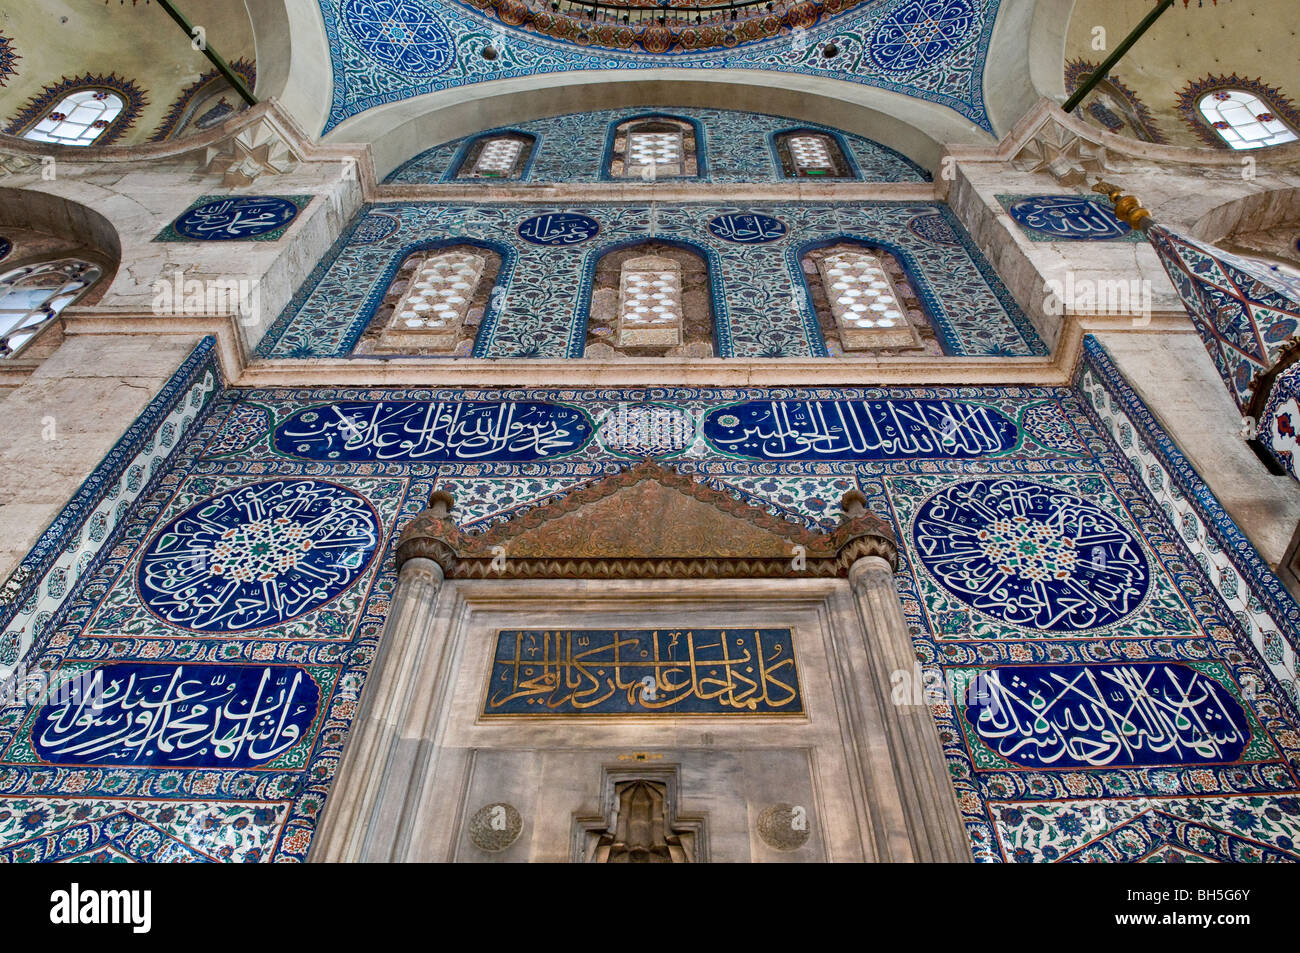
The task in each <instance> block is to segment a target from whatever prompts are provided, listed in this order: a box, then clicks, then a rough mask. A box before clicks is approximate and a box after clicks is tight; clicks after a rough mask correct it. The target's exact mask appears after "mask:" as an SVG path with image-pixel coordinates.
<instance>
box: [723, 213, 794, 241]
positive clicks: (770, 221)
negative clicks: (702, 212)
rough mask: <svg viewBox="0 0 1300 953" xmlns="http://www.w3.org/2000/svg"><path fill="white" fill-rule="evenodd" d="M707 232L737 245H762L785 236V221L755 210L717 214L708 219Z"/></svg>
mask: <svg viewBox="0 0 1300 953" xmlns="http://www.w3.org/2000/svg"><path fill="white" fill-rule="evenodd" d="M709 233H710V234H711V235H714V236H715V237H717V238H721V239H722V240H723V241H728V242H735V243H736V244H737V245H763V244H766V243H767V242H775V241H779V240H780V239H782V238H785V233H786V227H785V222H783V221H781V220H780V219H779V218H773V217H772V216H770V215H760V214H758V213H757V212H741V213H736V214H730V215H719V216H717V217H716V218H711V219H709Z"/></svg>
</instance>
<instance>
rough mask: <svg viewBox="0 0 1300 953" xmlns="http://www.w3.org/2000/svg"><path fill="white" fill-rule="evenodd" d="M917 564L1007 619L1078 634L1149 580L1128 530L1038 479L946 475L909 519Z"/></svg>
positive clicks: (1120, 608) (1132, 598) (1107, 618)
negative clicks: (952, 478)
mask: <svg viewBox="0 0 1300 953" xmlns="http://www.w3.org/2000/svg"><path fill="white" fill-rule="evenodd" d="M912 538H913V542H914V543H915V546H916V554H917V557H918V558H919V560H920V562H921V564H922V565H923V566H924V567H925V568H926V570H927V571H928V572H929V573H930V575H931V576H933V577H934V579H935V581H937V582H938V583H939V585H940V586H942V587H943V589H944V590H946V591H947V592H948V593H949V594H951V595H952V596H954V597H955V598H957V599H958V600H960V601H961V602H963V603H965V604H966V605H968V606H970V607H971V608H972V609H976V610H978V611H980V612H983V613H986V614H987V615H990V616H993V617H994V618H997V619H1001V620H1002V621H1004V622H1007V623H1010V624H1011V625H1014V626H1019V627H1022V628H1027V629H1035V630H1041V631H1049V632H1080V631H1086V630H1089V629H1096V628H1100V627H1103V626H1107V625H1112V624H1114V623H1116V622H1119V621H1121V620H1122V619H1124V618H1125V617H1127V616H1128V615H1130V614H1132V613H1133V612H1134V611H1136V610H1137V608H1138V607H1139V606H1140V605H1141V604H1142V601H1143V599H1144V598H1145V597H1146V594H1147V591H1148V589H1149V588H1150V586H1151V569H1150V566H1149V564H1148V563H1147V558H1146V554H1145V553H1143V551H1142V547H1141V545H1140V544H1139V543H1138V541H1137V540H1136V539H1135V538H1134V537H1133V534H1132V533H1130V532H1129V531H1128V529H1127V528H1125V527H1124V525H1123V524H1121V523H1120V521H1119V520H1118V519H1116V518H1115V516H1114V515H1112V512H1111V510H1109V509H1108V508H1106V507H1105V506H1104V505H1102V504H1100V503H1098V502H1095V501H1093V500H1089V499H1084V498H1083V497H1081V496H1076V495H1074V494H1072V493H1067V492H1065V491H1064V490H1060V489H1057V488H1056V487H1052V486H1047V485H1045V484H1042V483H1034V482H1030V481H1027V480H1014V479H1005V478H1000V477H998V478H990V479H984V480H972V481H969V482H965V483H956V484H953V485H951V486H948V487H945V488H943V489H942V490H939V491H938V492H937V493H934V494H933V495H931V496H930V497H929V498H927V499H926V500H925V502H924V503H922V504H921V507H920V509H919V510H917V513H916V518H915V519H914V520H913V522H912Z"/></svg>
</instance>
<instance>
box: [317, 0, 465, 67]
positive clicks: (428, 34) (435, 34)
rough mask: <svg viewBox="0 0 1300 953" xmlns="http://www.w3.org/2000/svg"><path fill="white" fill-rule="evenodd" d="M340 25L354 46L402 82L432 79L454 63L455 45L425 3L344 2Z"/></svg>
mask: <svg viewBox="0 0 1300 953" xmlns="http://www.w3.org/2000/svg"><path fill="white" fill-rule="evenodd" d="M341 19H342V21H343V23H344V24H345V25H346V27H347V31H348V32H349V33H350V34H352V38H353V39H354V40H356V43H357V46H359V47H360V48H361V50H362V51H363V52H364V53H365V54H366V55H367V56H369V57H370V58H371V59H373V60H374V61H375V62H377V63H378V64H379V65H381V66H384V67H386V68H388V69H390V70H392V71H393V72H395V73H399V74H401V75H402V76H403V78H408V77H421V76H433V75H435V74H437V73H441V72H442V71H443V70H445V69H446V68H447V67H448V66H450V65H451V64H452V62H453V61H454V60H455V59H456V42H455V40H453V39H452V36H451V33H450V31H449V30H448V29H447V26H446V24H445V23H443V22H442V19H441V18H440V17H439V16H438V15H437V14H436V13H434V12H433V7H432V4H430V3H427V2H425V0H346V2H345V3H344V4H343V16H342V18H341Z"/></svg>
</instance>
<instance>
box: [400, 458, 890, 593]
mask: <svg viewBox="0 0 1300 953" xmlns="http://www.w3.org/2000/svg"><path fill="white" fill-rule="evenodd" d="M418 522H419V521H418V520H417V524H418ZM417 524H413V529H414V528H415V526H416V525H417ZM450 526H451V521H450V520H442V521H437V522H433V523H429V524H427V525H426V527H425V528H424V529H423V530H421V531H420V532H423V533H424V534H425V536H426V537H427V538H429V539H434V540H436V541H437V543H438V544H439V545H441V546H443V547H445V549H446V550H447V551H448V552H449V553H450V552H452V551H454V553H455V558H454V559H451V558H448V559H447V560H446V568H447V572H448V575H450V576H453V577H461V578H474V577H487V578H492V577H513V578H519V577H536V576H548V577H569V578H583V577H592V578H644V577H653V578H671V577H675V576H681V577H694V578H700V577H704V578H708V577H718V578H723V577H772V576H777V577H799V576H834V575H843V574H844V573H845V572H847V569H848V565H849V564H850V563H851V562H852V560H853V559H856V558H858V557H859V556H861V555H865V554H867V553H868V552H871V553H875V554H878V555H882V556H885V557H886V558H888V559H890V560H891V561H892V559H893V557H894V554H895V548H894V539H893V534H892V532H891V530H890V528H889V527H888V526H887V525H886V524H885V523H884V521H882V520H880V519H879V518H877V517H875V516H873V515H872V514H870V513H867V512H865V510H862V509H861V508H860V507H858V508H857V509H855V515H853V516H846V517H845V519H844V521H843V522H842V523H841V524H840V526H839V527H838V528H837V529H836V530H835V532H833V533H821V532H816V531H814V530H810V529H809V528H807V527H806V526H804V525H803V524H802V523H798V522H795V521H793V520H790V519H787V518H784V517H782V516H778V515H776V514H774V513H770V512H768V511H767V510H765V509H762V508H761V507H757V506H753V505H751V504H748V503H745V502H742V501H740V500H737V499H734V498H733V497H731V496H729V495H728V494H726V493H724V492H722V491H720V490H717V489H715V488H713V487H711V486H709V485H708V484H705V483H701V482H697V481H695V480H693V479H691V478H690V477H689V476H686V475H684V474H681V473H678V472H676V471H674V470H671V469H668V468H665V467H662V466H659V465H658V464H655V463H651V462H645V463H642V464H639V465H638V466H635V467H632V468H630V469H628V470H624V471H622V472H620V473H616V474H612V475H610V476H607V477H605V478H603V479H601V480H598V481H596V482H594V483H591V484H588V485H587V486H585V487H582V488H580V489H577V490H574V491H572V492H571V493H569V494H567V495H565V496H563V497H560V498H558V499H555V500H552V501H550V502H548V503H545V504H543V505H541V506H538V507H535V508H533V509H531V510H529V511H528V512H527V513H524V514H522V515H520V516H517V517H515V518H513V519H510V520H507V521H505V522H503V523H499V524H497V525H496V526H494V527H492V528H491V529H490V530H488V531H486V532H484V533H480V534H476V535H469V534H461V533H459V532H458V531H455V530H454V529H452V528H450ZM407 535H412V534H407ZM416 545H417V540H416V539H415V538H414V536H413V535H412V538H410V539H408V538H407V536H404V542H403V546H404V547H406V549H407V551H409V552H413V551H414V549H413V547H415V546H416ZM846 560H848V562H846ZM440 561H442V560H440Z"/></svg>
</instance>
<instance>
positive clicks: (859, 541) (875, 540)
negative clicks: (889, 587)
mask: <svg viewBox="0 0 1300 953" xmlns="http://www.w3.org/2000/svg"><path fill="white" fill-rule="evenodd" d="M840 508H841V509H842V510H843V511H844V515H843V516H841V517H840V525H839V526H837V527H836V528H835V540H836V544H837V545H836V549H837V550H838V552H839V560H840V565H841V566H842V567H846V568H847V569H848V571H849V575H850V576H852V575H853V573H854V571H855V570H856V569H857V567H858V564H859V563H861V562H862V561H863V560H866V559H872V560H879V561H880V562H881V563H882V564H883V565H884V566H885V567H886V569H887V570H888V571H889V572H891V573H892V572H893V567H894V565H895V563H897V561H898V541H897V540H896V539H895V538H894V530H893V528H892V527H891V526H890V525H889V524H888V523H886V522H885V521H884V520H882V519H881V518H880V517H879V516H877V515H876V514H875V513H872V512H871V511H870V510H868V509H867V498H866V496H865V495H864V494H863V493H862V491H861V490H857V489H853V490H849V492H847V493H845V494H844V498H843V499H842V500H841V502H840Z"/></svg>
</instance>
